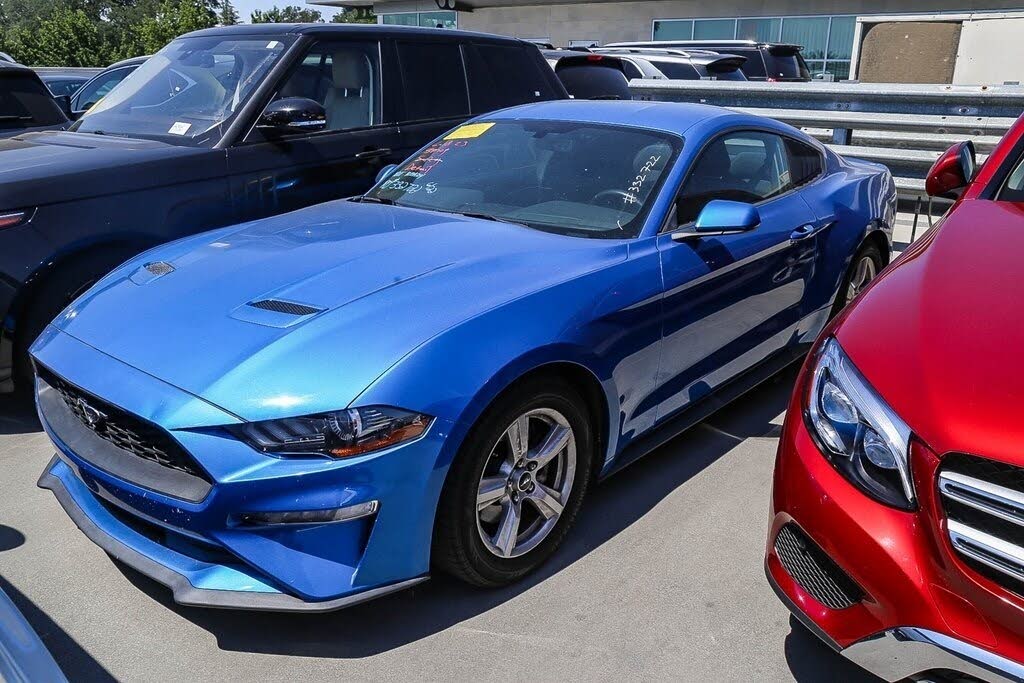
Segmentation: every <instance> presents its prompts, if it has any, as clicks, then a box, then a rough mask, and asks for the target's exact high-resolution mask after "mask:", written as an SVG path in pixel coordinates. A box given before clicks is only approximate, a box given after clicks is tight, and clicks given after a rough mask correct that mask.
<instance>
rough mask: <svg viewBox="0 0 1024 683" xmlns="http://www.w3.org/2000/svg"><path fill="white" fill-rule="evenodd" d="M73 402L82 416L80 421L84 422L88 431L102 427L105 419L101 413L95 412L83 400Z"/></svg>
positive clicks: (95, 410) (94, 409)
mask: <svg viewBox="0 0 1024 683" xmlns="http://www.w3.org/2000/svg"><path fill="white" fill-rule="evenodd" d="M75 402H76V403H77V404H78V409H79V411H80V412H81V414H82V420H84V421H85V424H86V425H87V426H88V427H89V429H99V428H100V427H101V426H103V422H104V421H105V420H106V419H107V416H106V415H105V414H104V413H103V412H101V411H100V410H97V409H96V408H95V407H93V406H92V405H91V404H90V403H89V402H88V401H86V400H85V399H84V398H78V399H76V400H75Z"/></svg>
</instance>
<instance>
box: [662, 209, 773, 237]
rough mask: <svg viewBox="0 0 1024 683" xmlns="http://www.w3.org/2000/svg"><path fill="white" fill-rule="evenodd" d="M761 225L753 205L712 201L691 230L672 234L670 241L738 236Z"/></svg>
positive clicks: (759, 215) (759, 217) (758, 214)
mask: <svg viewBox="0 0 1024 683" xmlns="http://www.w3.org/2000/svg"><path fill="white" fill-rule="evenodd" d="M759 225H761V214H760V213H759V212H758V210H757V207H756V206H754V205H753V204H746V203H744V202H732V201H728V200H725V199H714V200H712V201H710V202H708V203H707V205H706V206H705V207H704V208H703V209H702V210H701V212H700V215H699V216H697V220H696V222H695V223H694V224H693V228H692V229H690V230H679V231H676V232H673V233H672V239H673V240H675V241H676V242H683V241H685V240H689V239H697V238H700V237H715V236H719V235H738V234H739V233H742V232H750V231H751V230H753V229H754V228H756V227H757V226H759Z"/></svg>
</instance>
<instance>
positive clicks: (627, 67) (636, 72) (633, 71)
mask: <svg viewBox="0 0 1024 683" xmlns="http://www.w3.org/2000/svg"><path fill="white" fill-rule="evenodd" d="M622 70H623V71H625V72H626V79H627V80H630V81H631V80H633V79H634V78H643V77H644V75H643V74H642V73H641V72H640V68H639V67H637V65H636V64H634V63H633V62H630V61H628V60H625V59H624V60H622Z"/></svg>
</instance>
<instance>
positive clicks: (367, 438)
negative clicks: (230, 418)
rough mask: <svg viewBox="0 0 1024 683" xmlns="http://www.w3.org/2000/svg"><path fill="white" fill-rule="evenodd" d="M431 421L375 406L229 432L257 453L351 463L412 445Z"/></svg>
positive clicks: (246, 426) (240, 427)
mask: <svg viewBox="0 0 1024 683" xmlns="http://www.w3.org/2000/svg"><path fill="white" fill-rule="evenodd" d="M432 419H433V418H431V417H430V416H428V415H422V414H420V413H413V412H410V411H408V410H401V409H400V408H390V407H386V406H371V407H368V408H350V409H348V410H338V411H335V412H332V413H321V414H318V415H309V416H305V417H287V418H282V419H280V420H266V421H263V422H247V423H245V424H241V425H235V426H233V427H231V430H232V431H233V432H234V434H235V435H236V436H238V437H239V438H241V439H242V440H244V441H246V442H247V443H248V444H250V445H251V446H252V447H253V448H256V449H258V450H261V451H264V452H267V453H276V454H279V455H307V454H321V455H327V456H330V457H334V458H349V457H352V456H355V455H362V454H363V453H369V452H371V451H376V450H380V449H382V448H388V447H389V446H395V445H397V444H400V443H403V442H405V441H411V440H412V439H415V438H417V437H419V436H420V435H421V434H423V433H424V432H426V431H427V428H428V427H429V426H430V422H431V420H432Z"/></svg>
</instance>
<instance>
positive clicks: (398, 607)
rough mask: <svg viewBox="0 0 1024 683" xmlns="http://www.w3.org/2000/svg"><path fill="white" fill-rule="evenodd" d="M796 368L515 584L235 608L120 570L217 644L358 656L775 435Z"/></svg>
mask: <svg viewBox="0 0 1024 683" xmlns="http://www.w3.org/2000/svg"><path fill="white" fill-rule="evenodd" d="M795 376H796V373H795V370H790V371H787V372H785V373H783V374H782V375H781V376H780V377H778V378H776V379H774V380H772V381H769V382H768V383H766V384H764V385H762V386H761V387H760V388H758V389H757V390H755V391H754V392H752V393H751V394H749V395H748V396H746V397H744V398H742V399H740V400H739V401H737V402H736V403H734V404H732V405H731V406H729V407H727V408H725V409H724V410H722V411H720V412H719V413H717V414H716V415H715V416H713V417H712V418H711V420H709V423H705V424H703V425H701V426H698V427H695V428H694V429H692V430H690V431H688V432H687V433H685V434H683V435H681V436H680V437H678V438H677V439H675V440H674V441H672V442H670V443H669V444H667V445H666V446H664V447H662V448H661V449H659V450H658V451H656V452H654V453H652V454H650V455H649V456H647V457H646V458H643V459H642V460H640V461H639V462H637V463H635V464H633V465H632V466H630V467H629V468H627V469H626V470H625V471H623V472H621V473H619V474H617V475H616V476H614V477H612V478H610V479H609V480H608V481H607V482H604V483H603V484H602V485H600V486H598V487H596V488H595V489H594V491H593V493H592V494H591V496H590V498H589V500H587V502H586V503H585V504H584V506H583V509H582V511H581V512H580V516H579V518H578V519H577V522H576V525H575V527H574V528H573V529H572V531H571V532H570V533H569V536H568V538H567V540H566V542H565V545H564V546H563V547H562V548H561V549H560V550H559V551H558V552H557V553H556V554H555V556H554V557H553V558H552V559H551V561H549V562H548V563H547V564H546V565H545V566H544V567H542V568H541V570H540V571H538V572H537V573H535V574H533V575H531V576H530V577H528V578H527V579H525V580H524V581H521V582H519V583H517V584H515V585H512V586H509V587H506V588H502V589H497V590H478V589H473V588H470V587H468V586H465V585H463V584H461V583H457V582H455V581H453V580H450V579H448V578H447V577H444V576H438V577H436V578H434V579H433V580H431V581H430V582H427V583H425V584H422V585H420V586H416V587H414V588H412V589H410V590H407V591H404V592H402V593H398V594H395V595H391V596H387V597H384V598H381V599H378V600H375V601H373V602H370V603H367V604H365V605H359V606H356V607H352V608H349V609H347V610H343V611H341V612H334V613H330V614H321V615H311V614H300V615H295V614H275V613H266V612H263V613H238V612H229V611H221V610H209V609H197V608H190V607H182V606H180V605H177V604H175V603H174V602H173V601H172V599H171V596H170V592H169V591H167V590H166V589H165V588H164V587H162V586H160V585H158V584H156V583H154V582H153V581H151V580H150V579H148V578H146V577H144V576H142V575H141V574H138V573H137V572H135V571H134V570H132V569H130V568H128V567H126V566H124V565H120V564H118V567H119V569H120V570H121V571H122V572H123V573H124V574H125V575H126V576H127V577H128V579H129V580H130V581H131V582H132V583H133V584H135V585H136V586H137V587H138V588H139V589H140V590H142V591H144V592H146V593H147V594H149V595H150V596H151V597H152V598H153V599H154V600H157V601H159V602H160V603H161V604H163V605H164V606H166V607H167V608H168V609H171V610H173V611H175V612H176V613H178V614H180V615H181V616H183V617H184V618H186V619H189V620H190V621H192V622H193V623H195V624H196V625H198V626H200V627H201V628H203V629H206V630H207V631H209V632H210V633H211V634H213V635H214V636H215V637H216V638H217V643H218V645H219V646H220V648H221V649H224V650H231V651H242V652H255V653H265V654H279V655H295V656H309V657H334V658H361V657H368V656H371V655H375V654H379V653H382V652H386V651H389V650H392V649H394V648H397V647H400V646H403V645H406V644H408V643H411V642H415V641H417V640H420V639H422V638H425V637H427V636H430V635H431V634H434V633H437V632H439V631H443V630H445V629H447V628H449V627H451V626H453V625H455V624H458V623H460V622H462V621H464V620H466V619H469V618H471V617H474V616H476V615H478V614H481V613H483V612H486V611H488V610H491V609H493V608H495V607H497V606H498V605H501V604H502V603H504V602H506V601H508V600H510V599H512V598H514V597H515V596H517V595H519V594H521V593H524V592H526V591H529V590H530V589H531V588H532V587H533V586H535V585H537V584H539V583H540V582H542V581H544V580H545V579H547V578H548V577H550V576H552V575H554V574H556V573H558V572H559V571H561V570H562V569H564V568H566V567H568V566H569V565H571V564H572V563H574V562H576V561H577V560H579V559H580V558H582V557H584V556H586V555H587V554H588V553H590V552H591V551H592V550H594V549H595V548H598V547H599V546H601V545H602V544H604V543H605V542H607V541H608V540H610V539H611V538H613V537H615V536H616V535H617V534H619V533H620V532H621V531H623V530H624V529H626V528H628V527H629V526H630V525H632V524H633V523H634V522H635V521H637V520H638V519H640V518H641V517H643V516H644V515H645V514H647V512H648V511H650V510H651V509H652V508H653V507H654V506H656V505H657V504H658V503H659V502H660V501H661V500H662V499H664V498H665V497H666V496H668V495H669V494H671V493H672V492H673V491H674V490H676V489H677V488H678V487H679V486H681V485H682V484H684V483H685V482H686V481H688V480H689V479H691V478H692V477H694V476H695V475H697V474H699V473H700V472H701V471H702V470H704V469H705V468H706V467H708V466H709V465H711V464H712V463H714V462H715V461H716V460H718V459H719V458H721V457H722V456H724V455H725V454H726V453H728V452H729V451H730V450H732V449H733V448H734V447H735V446H736V445H737V444H738V443H739V442H741V441H742V440H744V439H746V438H750V437H764V436H774V435H777V432H778V426H777V425H774V424H772V420H773V419H774V418H775V417H777V416H778V415H779V414H780V413H781V412H782V411H783V410H785V408H786V403H787V401H788V399H789V396H790V392H791V390H792V386H793V382H794V380H795Z"/></svg>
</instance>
